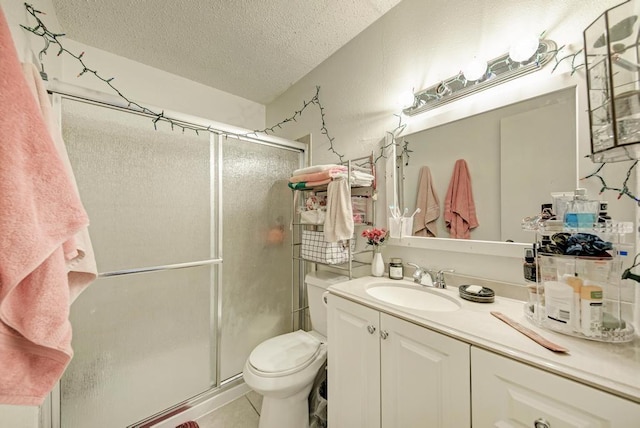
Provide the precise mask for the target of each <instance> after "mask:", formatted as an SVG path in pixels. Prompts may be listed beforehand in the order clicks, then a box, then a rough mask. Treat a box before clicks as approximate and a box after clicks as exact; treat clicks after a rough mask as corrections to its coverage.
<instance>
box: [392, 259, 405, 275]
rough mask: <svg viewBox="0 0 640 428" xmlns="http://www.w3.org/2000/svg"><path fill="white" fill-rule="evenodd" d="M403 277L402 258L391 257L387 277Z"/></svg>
mask: <svg viewBox="0 0 640 428" xmlns="http://www.w3.org/2000/svg"><path fill="white" fill-rule="evenodd" d="M402 278H404V267H403V266H402V259H400V258H391V261H390V262H389V279H402Z"/></svg>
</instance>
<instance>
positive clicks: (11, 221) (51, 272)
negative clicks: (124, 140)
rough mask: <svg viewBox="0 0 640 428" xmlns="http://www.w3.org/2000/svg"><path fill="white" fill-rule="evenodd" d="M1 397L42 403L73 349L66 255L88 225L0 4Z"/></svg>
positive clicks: (73, 250) (13, 401)
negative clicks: (0, 141)
mask: <svg viewBox="0 0 640 428" xmlns="http://www.w3.org/2000/svg"><path fill="white" fill-rule="evenodd" d="M0 57H1V58H2V60H1V61H0V108H1V109H2V114H1V115H0V139H1V140H2V144H0V165H2V168H0V361H1V362H2V364H0V403H1V404H19V405H40V404H42V402H43V400H44V398H45V397H46V396H47V394H48V393H49V391H50V390H51V389H52V388H53V386H54V385H55V384H56V382H57V381H58V380H59V379H60V376H61V375H62V373H63V371H64V370H65V368H66V366H67V364H68V363H69V360H70V359H71V356H72V355H73V351H72V350H71V324H70V322H69V304H70V300H71V297H70V290H69V278H68V276H67V275H68V263H69V262H70V261H71V260H74V259H76V258H77V257H78V253H79V252H78V247H77V245H76V242H75V238H74V236H75V235H76V234H77V233H78V232H79V231H80V230H82V229H84V228H86V227H87V225H88V218H87V214H86V212H85V211H84V208H83V207H82V203H81V202H80V198H79V197H78V194H77V192H76V189H75V186H74V184H73V183H72V181H71V177H70V176H69V174H68V171H67V169H66V168H65V165H64V163H63V161H62V160H61V159H60V154H59V152H58V150H57V149H56V147H55V144H54V142H53V140H52V137H51V134H50V133H49V130H48V128H47V125H46V124H45V122H44V120H43V117H42V113H41V111H40V108H39V106H38V105H37V103H36V101H35V99H34V97H33V95H32V93H31V91H30V90H29V87H28V85H27V83H26V81H25V78H24V75H23V72H22V69H21V67H20V63H19V61H18V56H17V54H16V51H15V47H14V44H13V40H12V39H11V34H10V32H9V27H8V25H7V23H6V19H5V17H4V14H3V12H2V9H1V8H0Z"/></svg>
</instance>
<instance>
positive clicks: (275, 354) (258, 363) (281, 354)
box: [249, 330, 322, 374]
mask: <svg viewBox="0 0 640 428" xmlns="http://www.w3.org/2000/svg"><path fill="white" fill-rule="evenodd" d="M320 345H322V342H320V341H319V340H318V339H316V338H315V337H313V336H312V335H310V334H308V333H307V332H305V331H303V330H298V331H294V332H293V333H287V334H283V335H280V336H277V337H274V338H272V339H269V340H265V341H264V342H262V343H261V344H259V345H258V346H256V348H255V349H254V350H253V352H251V355H250V356H249V363H250V364H251V365H252V366H253V367H254V368H256V369H257V370H259V371H261V372H263V373H270V374H274V373H282V372H289V373H290V372H295V371H298V370H302V369H303V368H305V367H306V366H308V365H309V364H310V363H311V361H313V360H314V358H315V357H316V355H318V352H320Z"/></svg>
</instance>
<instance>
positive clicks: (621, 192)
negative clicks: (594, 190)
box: [582, 161, 640, 205]
mask: <svg viewBox="0 0 640 428" xmlns="http://www.w3.org/2000/svg"><path fill="white" fill-rule="evenodd" d="M606 164H607V163H606V162H605V163H603V164H602V165H600V166H599V167H598V169H596V170H595V171H594V172H592V173H591V174H589V175H587V176H586V177H584V178H582V180H586V179H589V178H592V177H595V178H597V179H598V180H600V183H601V184H602V187H601V188H600V193H603V192H604V191H605V190H613V191H615V192H617V193H618V199H620V198H622V197H623V196H627V197H629V198H631V199H633V200H634V201H635V202H636V203H637V204H638V205H640V199H639V198H638V197H637V196H635V195H634V194H633V193H632V192H631V191H630V190H629V187H628V182H629V179H630V178H631V173H632V172H633V169H634V168H635V167H636V165H638V161H635V162H633V164H631V166H630V167H629V169H628V170H627V176H626V178H625V180H624V182H623V183H622V187H611V186H609V185H607V182H606V181H605V179H604V177H602V176H601V175H600V174H599V173H600V171H602V169H603V168H604V166H605V165H606Z"/></svg>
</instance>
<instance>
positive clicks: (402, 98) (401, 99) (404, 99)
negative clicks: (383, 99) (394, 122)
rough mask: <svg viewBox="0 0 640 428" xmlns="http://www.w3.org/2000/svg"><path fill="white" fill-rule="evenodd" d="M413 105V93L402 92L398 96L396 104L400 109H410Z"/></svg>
mask: <svg viewBox="0 0 640 428" xmlns="http://www.w3.org/2000/svg"><path fill="white" fill-rule="evenodd" d="M414 103H415V96H414V95H413V91H409V90H406V91H402V92H401V93H400V94H399V95H398V99H397V101H396V104H397V105H398V106H399V107H400V108H407V107H411V106H413V105H414Z"/></svg>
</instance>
